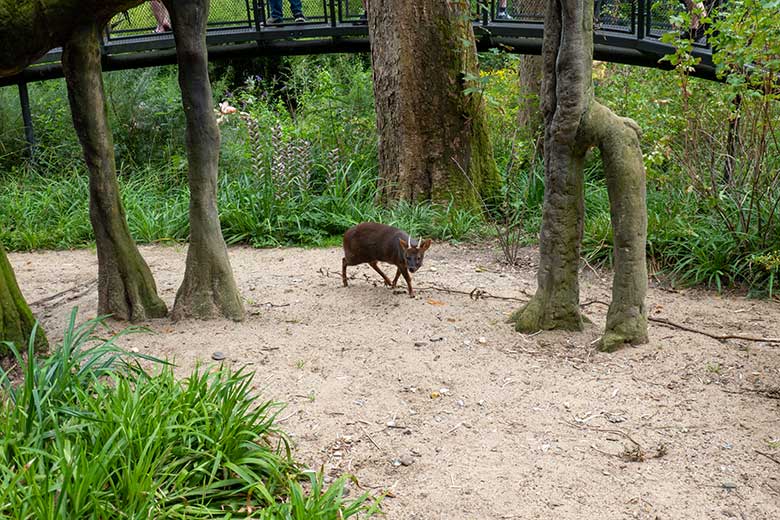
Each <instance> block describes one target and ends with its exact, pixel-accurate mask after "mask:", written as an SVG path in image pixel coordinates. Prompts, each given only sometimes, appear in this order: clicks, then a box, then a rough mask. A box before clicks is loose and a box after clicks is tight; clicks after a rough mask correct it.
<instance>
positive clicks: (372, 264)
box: [368, 260, 392, 286]
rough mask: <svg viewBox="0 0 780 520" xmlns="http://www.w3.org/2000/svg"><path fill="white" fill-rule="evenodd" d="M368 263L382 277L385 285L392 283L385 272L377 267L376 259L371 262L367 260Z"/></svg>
mask: <svg viewBox="0 0 780 520" xmlns="http://www.w3.org/2000/svg"><path fill="white" fill-rule="evenodd" d="M368 265H370V266H371V267H372V268H373V269H374V271H376V272H377V273H379V275H380V276H381V277H382V278H383V279H384V281H385V285H388V286H389V285H392V284H391V282H390V278H388V277H387V275H385V273H383V272H382V270H381V269H380V268H379V264H378V263H377V261H376V260H374V261H373V262H369V263H368Z"/></svg>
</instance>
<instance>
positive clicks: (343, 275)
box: [341, 257, 349, 287]
mask: <svg viewBox="0 0 780 520" xmlns="http://www.w3.org/2000/svg"><path fill="white" fill-rule="evenodd" d="M341 282H342V283H343V284H344V287H347V286H348V285H349V284H348V283H347V258H346V257H344V258H342V259H341Z"/></svg>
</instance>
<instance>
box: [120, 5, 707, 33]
mask: <svg viewBox="0 0 780 520" xmlns="http://www.w3.org/2000/svg"><path fill="white" fill-rule="evenodd" d="M714 2H715V0H709V1H708V2H705V4H706V5H708V6H711V5H712V4H713V3H714ZM545 5H546V0H471V11H472V16H473V18H474V20H475V22H481V23H483V24H484V23H496V24H511V23H542V22H543V20H544V9H545ZM594 7H595V12H594V15H595V16H594V25H595V27H596V29H599V30H604V31H613V32H619V33H630V34H633V33H637V34H638V36H639V37H644V36H650V37H653V38H658V37H660V36H661V35H662V34H663V33H665V32H668V31H670V30H673V27H672V26H671V24H670V23H669V17H670V15H672V14H674V13H675V12H679V11H680V10H681V9H684V8H685V7H684V4H683V2H679V1H675V0H595V5H594ZM301 15H302V16H301ZM296 19H297V20H296ZM304 19H305V20H304ZM301 23H305V24H327V25H337V24H356V25H359V24H362V23H365V10H364V4H363V0H211V11H210V13H209V29H210V30H219V29H231V28H235V29H241V28H247V29H252V28H255V29H261V28H265V27H274V26H279V27H285V26H296V25H298V24H301ZM640 26H641V27H640ZM156 30H157V31H160V30H161V25H160V23H159V21H158V20H157V19H156V18H155V15H154V12H153V9H152V2H145V3H143V4H141V5H139V6H137V7H134V8H133V9H130V10H128V11H126V12H122V13H119V14H117V15H116V16H114V18H113V19H112V20H111V23H110V24H109V29H108V34H109V38H129V37H133V36H149V35H151V34H153V33H154V32H155V31H156Z"/></svg>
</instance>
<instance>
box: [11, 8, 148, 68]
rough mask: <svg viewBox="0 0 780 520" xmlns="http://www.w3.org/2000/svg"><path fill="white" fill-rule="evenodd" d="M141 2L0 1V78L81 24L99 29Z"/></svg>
mask: <svg viewBox="0 0 780 520" xmlns="http://www.w3.org/2000/svg"><path fill="white" fill-rule="evenodd" d="M142 2H143V0H105V1H103V0H87V1H81V0H0V27H2V30H0V76H10V75H12V74H15V73H17V72H19V71H21V70H22V69H23V68H25V67H26V66H28V65H29V64H31V63H32V62H34V61H35V60H37V59H38V58H40V57H41V56H43V55H44V54H45V53H46V52H48V51H49V50H50V49H53V48H54V47H60V46H62V45H64V44H65V42H66V41H67V40H68V39H69V38H70V35H71V34H72V33H73V31H74V30H75V29H76V27H78V26H79V25H82V24H83V23H84V22H95V23H97V24H98V26H101V27H102V26H103V25H104V24H105V23H106V22H107V21H108V20H109V19H110V18H111V17H112V16H113V15H114V14H116V13H118V12H120V11H124V10H127V9H130V8H131V7H134V6H136V5H139V4H141V3H142Z"/></svg>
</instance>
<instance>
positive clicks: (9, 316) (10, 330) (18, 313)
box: [0, 245, 48, 358]
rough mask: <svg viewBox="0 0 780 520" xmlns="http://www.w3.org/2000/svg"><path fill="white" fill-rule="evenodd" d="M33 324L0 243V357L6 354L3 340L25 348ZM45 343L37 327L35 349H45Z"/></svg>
mask: <svg viewBox="0 0 780 520" xmlns="http://www.w3.org/2000/svg"><path fill="white" fill-rule="evenodd" d="M34 325H35V318H34V317H33V314H32V312H31V311H30V307H28V306H27V302H26V301H25V300H24V296H22V292H21V291H20V290H19V285H18V284H17V283H16V276H14V270H13V268H12V267H11V263H10V262H9V261H8V257H7V256H6V254H5V249H3V246H2V245H0V358H2V357H5V356H6V355H7V354H8V348H7V347H6V346H5V345H3V343H2V342H4V341H8V342H11V343H13V344H15V345H16V348H17V349H18V350H26V348H27V343H28V341H29V340H30V335H31V334H32V330H33V326H34ZM47 345H48V343H47V341H46V335H45V334H44V333H43V329H42V328H40V327H38V329H37V332H36V334H35V350H36V351H40V350H45V349H46V347H47Z"/></svg>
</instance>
